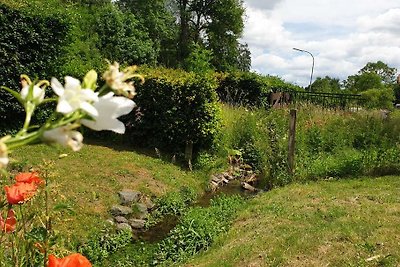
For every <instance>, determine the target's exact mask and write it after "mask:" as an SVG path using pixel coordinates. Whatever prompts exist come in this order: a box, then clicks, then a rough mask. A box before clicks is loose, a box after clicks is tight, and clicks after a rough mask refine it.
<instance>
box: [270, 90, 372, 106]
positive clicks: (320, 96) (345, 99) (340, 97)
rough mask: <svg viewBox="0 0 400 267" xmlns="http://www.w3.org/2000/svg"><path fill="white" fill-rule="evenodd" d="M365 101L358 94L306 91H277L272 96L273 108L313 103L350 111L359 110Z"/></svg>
mask: <svg viewBox="0 0 400 267" xmlns="http://www.w3.org/2000/svg"><path fill="white" fill-rule="evenodd" d="M363 102H364V99H363V98H362V96H361V95H358V94H357V95H356V94H335V93H320V92H306V91H294V90H292V91H277V92H275V93H271V94H270V105H271V107H275V108H277V107H281V106H283V105H288V104H297V103H311V104H314V105H320V106H322V107H325V108H334V109H348V108H357V109H358V108H359V107H360V106H361V105H362V103H363Z"/></svg>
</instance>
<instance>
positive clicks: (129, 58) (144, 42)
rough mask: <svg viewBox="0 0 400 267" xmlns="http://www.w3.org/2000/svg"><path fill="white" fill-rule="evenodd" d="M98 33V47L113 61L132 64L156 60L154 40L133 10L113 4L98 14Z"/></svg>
mask: <svg viewBox="0 0 400 267" xmlns="http://www.w3.org/2000/svg"><path fill="white" fill-rule="evenodd" d="M97 33H98V35H99V42H98V48H99V50H100V51H101V53H102V54H103V56H104V57H105V58H107V59H108V60H110V61H111V62H112V61H118V62H120V63H126V64H129V65H132V64H143V63H154V62H155V58H156V52H155V50H154V46H153V42H152V40H151V39H150V38H149V36H148V34H147V32H146V31H145V30H144V29H143V28H141V26H140V23H139V22H138V20H137V19H136V18H135V16H134V15H133V14H129V13H124V12H121V11H120V10H119V8H118V7H117V6H113V5H110V6H109V7H108V8H107V9H103V10H102V11H101V13H100V14H99V15H98V19H97Z"/></svg>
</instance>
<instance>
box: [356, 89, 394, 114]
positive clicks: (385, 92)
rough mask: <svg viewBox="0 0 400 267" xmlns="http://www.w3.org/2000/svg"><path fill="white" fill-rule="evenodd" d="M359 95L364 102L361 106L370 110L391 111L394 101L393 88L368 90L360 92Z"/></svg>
mask: <svg viewBox="0 0 400 267" xmlns="http://www.w3.org/2000/svg"><path fill="white" fill-rule="evenodd" d="M361 95H362V97H363V98H364V100H365V101H364V102H363V103H364V105H363V106H365V107H367V108H370V109H373V108H378V109H380V108H385V109H392V108H393V103H394V101H395V99H396V98H395V95H394V90H393V88H386V89H369V90H367V91H364V92H361Z"/></svg>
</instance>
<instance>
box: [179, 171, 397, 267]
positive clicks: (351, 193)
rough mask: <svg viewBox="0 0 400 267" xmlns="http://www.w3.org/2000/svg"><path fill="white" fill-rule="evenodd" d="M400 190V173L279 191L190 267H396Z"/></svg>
mask: <svg viewBox="0 0 400 267" xmlns="http://www.w3.org/2000/svg"><path fill="white" fill-rule="evenodd" d="M399 190H400V177H398V176H388V177H381V178H363V179H357V180H356V179H354V180H353V179H349V180H341V181H334V180H332V181H320V182H312V183H309V184H292V185H289V186H287V187H284V188H279V189H274V190H272V191H270V192H267V193H265V194H262V195H260V196H259V197H257V198H255V199H253V200H252V201H250V202H249V203H248V205H247V208H245V209H244V210H242V212H241V213H240V214H239V216H238V218H237V219H236V221H235V223H234V225H233V227H232V228H231V229H230V230H229V232H228V234H227V235H226V236H224V237H223V238H221V239H219V241H217V242H216V243H215V245H214V246H213V247H212V248H211V249H210V250H209V251H207V252H205V253H203V254H201V255H199V256H197V257H196V258H195V259H194V260H192V261H191V262H190V263H189V264H187V265H186V266H398V264H399V263H400V243H399V237H400V228H399V227H398V226H399V224H400V195H399V193H398V192H399Z"/></svg>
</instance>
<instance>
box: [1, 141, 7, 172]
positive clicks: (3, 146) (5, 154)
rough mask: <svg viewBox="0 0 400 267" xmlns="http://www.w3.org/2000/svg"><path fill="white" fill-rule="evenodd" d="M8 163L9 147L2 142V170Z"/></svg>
mask: <svg viewBox="0 0 400 267" xmlns="http://www.w3.org/2000/svg"><path fill="white" fill-rule="evenodd" d="M8 161H9V159H8V153H7V146H6V145H5V144H4V143H3V142H1V140H0V169H2V168H5V167H7V164H8Z"/></svg>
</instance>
